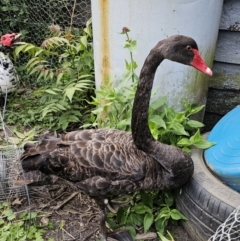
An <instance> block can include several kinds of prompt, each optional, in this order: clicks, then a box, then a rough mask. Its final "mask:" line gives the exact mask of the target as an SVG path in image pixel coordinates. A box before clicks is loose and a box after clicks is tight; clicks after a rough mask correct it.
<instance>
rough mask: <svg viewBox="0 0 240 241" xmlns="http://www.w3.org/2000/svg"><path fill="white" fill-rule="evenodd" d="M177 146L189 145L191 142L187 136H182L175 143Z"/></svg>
mask: <svg viewBox="0 0 240 241" xmlns="http://www.w3.org/2000/svg"><path fill="white" fill-rule="evenodd" d="M177 145H178V146H191V145H192V142H191V141H190V140H189V139H187V138H182V139H180V140H179V141H178V143H177Z"/></svg>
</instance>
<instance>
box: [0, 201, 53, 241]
mask: <svg viewBox="0 0 240 241" xmlns="http://www.w3.org/2000/svg"><path fill="white" fill-rule="evenodd" d="M38 217H39V215H38V214H37V213H35V212H30V211H29V212H26V211H25V212H22V213H20V214H15V213H14V212H13V210H12V209H11V207H10V204H9V203H8V202H2V203H0V241H25V240H32V241H44V240H46V239H45V238H44V236H43V235H44V233H45V232H46V231H45V228H47V229H53V225H52V223H51V222H48V223H47V224H45V225H42V226H41V225H40V223H39V224H37V219H38ZM47 240H48V241H53V239H52V238H49V239H47Z"/></svg>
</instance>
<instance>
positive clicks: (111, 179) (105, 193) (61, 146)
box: [21, 35, 212, 240]
mask: <svg viewBox="0 0 240 241" xmlns="http://www.w3.org/2000/svg"><path fill="white" fill-rule="evenodd" d="M164 59H169V60H171V61H175V62H179V63H182V64H185V65H190V66H193V67H195V68H196V69H198V70H200V71H201V72H203V73H205V74H207V75H210V76H211V75H212V71H211V70H210V68H208V67H207V65H206V64H205V62H204V61H203V59H202V58H201V56H200V54H199V52H198V46H197V44H196V42H195V41H194V40H193V39H192V38H189V37H186V36H182V35H176V36H172V37H169V38H167V39H165V40H162V41H160V42H159V43H158V44H157V45H156V46H155V47H154V48H153V49H152V50H151V52H150V53H149V55H148V57H147V59H146V60H145V63H144V65H143V67H142V70H141V74H140V79H139V83H138V87H137V91H136V95H135V100H134V105H133V111H132V124H131V126H132V133H131V132H124V131H119V130H112V129H91V130H79V131H73V132H70V133H67V134H66V135H65V136H64V137H62V138H54V137H46V138H44V139H43V140H42V141H41V143H40V144H38V145H33V144H26V145H25V146H24V150H25V151H24V153H23V155H22V157H21V161H22V167H23V170H24V171H25V172H28V171H32V170H40V171H41V172H43V173H45V174H47V175H50V174H55V175H57V176H60V177H62V178H64V179H67V180H69V181H72V182H74V183H75V185H76V186H77V187H78V188H79V189H80V190H81V191H83V192H84V193H86V194H87V195H89V196H90V197H92V198H93V199H94V200H95V201H96V203H97V204H98V205H99V207H100V209H101V213H100V214H101V215H100V234H101V239H102V240H106V227H105V206H106V204H107V203H108V198H109V196H111V195H119V194H122V193H126V192H134V191H136V190H156V189H157V190H164V189H173V188H177V187H179V186H181V185H183V184H184V183H186V182H187V181H188V180H189V178H190V177H191V176H192V174H193V169H194V168H193V162H192V160H191V158H190V156H189V155H188V154H186V153H185V152H183V151H182V150H181V149H179V148H177V147H174V146H169V145H165V144H162V143H159V142H158V141H156V140H155V139H154V138H153V137H152V135H151V133H150V130H149V127H148V107H149V101H150V95H151V89H152V84H153V80H154V75H155V72H156V70H157V68H158V66H159V64H160V63H161V62H162V61H163V60H164Z"/></svg>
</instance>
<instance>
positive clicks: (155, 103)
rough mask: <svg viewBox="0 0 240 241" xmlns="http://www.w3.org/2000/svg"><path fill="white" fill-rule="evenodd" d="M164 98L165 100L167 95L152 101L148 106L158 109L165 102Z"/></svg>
mask: <svg viewBox="0 0 240 241" xmlns="http://www.w3.org/2000/svg"><path fill="white" fill-rule="evenodd" d="M166 100H167V96H164V97H161V98H159V99H157V100H155V101H153V102H152V103H151V104H150V107H151V108H152V109H154V110H158V109H159V108H160V107H162V106H163V105H164V104H165V103H166Z"/></svg>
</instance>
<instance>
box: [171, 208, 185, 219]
mask: <svg viewBox="0 0 240 241" xmlns="http://www.w3.org/2000/svg"><path fill="white" fill-rule="evenodd" d="M171 218H172V219H173V220H180V219H183V220H188V219H187V218H186V217H185V216H184V215H183V214H181V213H180V212H179V211H178V210H177V209H172V210H171Z"/></svg>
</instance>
